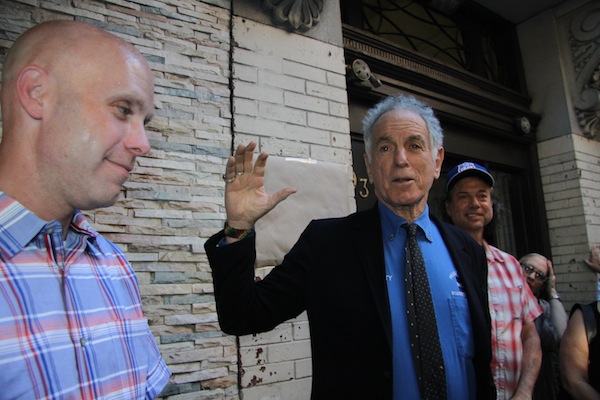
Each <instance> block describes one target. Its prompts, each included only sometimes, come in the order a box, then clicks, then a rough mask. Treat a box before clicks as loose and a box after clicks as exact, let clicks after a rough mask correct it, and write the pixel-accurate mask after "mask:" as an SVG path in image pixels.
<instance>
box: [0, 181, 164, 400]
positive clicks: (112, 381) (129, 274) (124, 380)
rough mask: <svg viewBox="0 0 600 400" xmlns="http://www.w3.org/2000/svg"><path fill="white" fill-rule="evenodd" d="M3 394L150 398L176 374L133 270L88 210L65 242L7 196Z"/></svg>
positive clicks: (1, 221)
mask: <svg viewBox="0 0 600 400" xmlns="http://www.w3.org/2000/svg"><path fill="white" fill-rule="evenodd" d="M0 371H1V372H0V393H1V394H0V397H2V398H7V399H27V400H29V399H152V398H155V397H156V396H157V395H158V394H160V392H161V390H162V389H163V388H164V386H165V385H166V384H167V382H168V380H169V376H170V372H169V370H168V369H167V366H166V365H165V363H164V361H163V360H162V358H161V356H160V352H159V350H158V347H157V345H156V342H155V341H154V337H153V336H152V333H151V332H150V328H149V326H148V323H147V320H146V319H145V318H144V316H143V313H142V306H141V301H140V293H139V289H138V285H137V280H136V277H135V274H134V272H133V269H132V268H131V266H130V265H129V263H128V262H127V260H126V259H125V256H124V255H123V253H122V252H121V251H120V250H119V249H118V247H116V246H115V245H114V244H112V243H110V242H109V241H108V240H106V239H104V238H103V237H102V236H100V235H99V234H98V233H97V232H95V231H94V230H93V229H92V228H91V226H90V225H89V223H88V222H87V221H86V219H85V217H84V216H83V214H81V213H80V212H77V213H76V214H75V216H74V217H73V220H72V222H71V226H70V229H69V232H68V235H67V239H66V241H63V238H62V227H61V225H60V224H59V223H58V222H57V221H52V222H46V221H43V220H41V219H39V218H38V217H37V216H36V215H34V214H33V213H31V212H30V211H29V210H27V209H26V208H25V207H23V206H22V205H21V204H20V203H18V202H17V201H15V200H13V199H12V198H10V197H8V196H7V195H5V194H4V193H2V192H0Z"/></svg>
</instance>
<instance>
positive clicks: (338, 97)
mask: <svg viewBox="0 0 600 400" xmlns="http://www.w3.org/2000/svg"><path fill="white" fill-rule="evenodd" d="M306 94H307V95H309V96H315V97H321V98H324V99H329V100H333V101H336V102H339V103H343V102H345V101H346V100H347V98H348V93H346V91H345V90H343V89H340V88H335V87H332V86H330V85H323V84H320V83H316V82H306Z"/></svg>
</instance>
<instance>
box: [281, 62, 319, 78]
mask: <svg viewBox="0 0 600 400" xmlns="http://www.w3.org/2000/svg"><path fill="white" fill-rule="evenodd" d="M281 65H282V67H283V71H285V73H286V74H287V75H290V76H296V77H299V78H303V79H307V80H311V81H313V82H320V83H327V71H324V70H322V69H320V68H318V67H315V66H312V65H306V64H304V63H297V62H294V61H288V60H283V62H282V64H281Z"/></svg>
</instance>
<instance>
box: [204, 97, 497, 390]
mask: <svg viewBox="0 0 600 400" xmlns="http://www.w3.org/2000/svg"><path fill="white" fill-rule="evenodd" d="M363 126H364V130H363V131H364V135H365V145H366V155H365V162H366V165H367V170H368V174H369V179H370V180H371V182H372V183H373V185H374V187H375V194H376V196H377V199H378V204H377V205H376V206H375V207H374V208H372V209H371V210H368V211H365V212H358V213H355V214H352V215H350V216H348V217H345V218H339V219H326V220H318V221H313V222H312V223H310V224H309V226H308V227H307V228H306V230H305V231H304V233H303V234H302V235H301V237H300V239H299V240H298V242H297V243H296V244H295V245H294V247H293V249H292V250H291V251H290V252H289V253H288V254H287V255H286V257H285V259H284V260H283V263H282V264H281V265H279V266H277V267H275V268H274V270H273V271H272V272H271V273H270V274H269V275H268V276H267V277H265V278H264V279H263V280H261V281H259V282H254V279H253V276H254V271H253V264H254V260H255V235H257V234H260V232H255V231H254V224H255V222H256V221H257V220H258V219H259V218H261V217H262V216H263V215H264V214H265V213H267V212H268V211H270V210H271V209H272V208H273V207H275V206H276V205H277V204H278V203H279V202H280V201H282V200H284V199H285V198H286V197H287V196H289V195H290V194H292V193H293V192H294V189H289V188H288V189H282V190H280V191H279V192H277V193H275V194H273V195H269V194H267V193H265V190H264V186H263V178H264V174H265V167H266V159H267V155H266V154H261V155H259V156H258V158H257V159H256V162H255V163H254V165H253V161H252V160H253V152H254V149H255V144H254V143H250V144H249V145H248V146H244V145H240V146H238V147H237V150H236V153H235V155H234V156H232V157H230V159H229V161H228V162H227V167H226V172H225V174H224V179H225V180H226V182H227V184H226V190H225V207H226V211H227V222H226V224H225V228H224V230H223V231H221V232H219V233H217V234H216V235H214V236H213V237H212V238H210V239H209V240H208V241H207V243H206V245H205V247H206V250H207V254H208V257H209V261H210V264H211V267H212V270H213V277H214V286H215V297H216V301H217V312H218V314H219V321H220V323H221V327H222V329H223V330H224V331H225V332H227V333H230V334H236V335H242V334H249V333H256V332H261V331H267V330H270V329H273V328H274V327H275V326H276V325H278V324H279V323H281V322H283V321H285V320H288V319H290V318H293V317H295V316H297V315H298V314H300V313H301V312H303V311H304V310H306V311H307V313H308V319H309V322H310V330H311V345H312V361H313V386H312V398H313V399H333V398H338V399H400V398H410V399H419V398H423V399H440V398H444V399H445V398H448V399H475V398H478V399H489V398H495V390H494V386H493V383H492V379H491V371H490V364H489V363H490V359H491V344H490V321H489V313H488V309H487V307H488V306H487V294H486V287H487V284H486V277H487V270H486V264H485V255H484V253H483V249H482V248H481V247H480V246H478V245H477V243H475V242H474V241H473V240H472V239H471V238H470V237H469V236H468V235H466V234H465V233H464V232H462V231H461V230H459V229H457V228H455V227H453V226H451V225H448V224H445V223H441V222H439V221H438V220H437V219H435V218H434V217H432V216H430V215H429V210H428V207H427V198H428V194H429V190H430V188H431V186H432V185H433V182H434V180H435V179H437V178H438V177H439V174H440V168H441V165H442V161H443V158H444V149H443V147H442V137H443V135H442V130H441V128H440V125H439V122H438V120H437V118H436V117H435V115H434V114H433V110H432V109H431V108H430V107H429V106H427V105H426V104H423V103H422V102H420V101H417V100H416V99H414V98H412V97H407V96H402V95H398V96H393V97H388V98H386V99H384V100H382V101H381V102H380V103H379V104H377V105H376V106H375V107H374V108H372V109H371V110H370V111H369V113H368V114H367V116H366V117H365V119H364V121H363ZM423 268H426V271H424V269H423ZM405 272H407V274H406V275H405ZM409 272H410V273H409ZM424 275H425V277H424ZM413 285H414V286H413ZM422 295H423V296H422ZM423 328H426V329H423ZM429 335H432V336H429ZM419 338H421V339H422V341H419V340H418V339H419ZM423 342H425V343H423Z"/></svg>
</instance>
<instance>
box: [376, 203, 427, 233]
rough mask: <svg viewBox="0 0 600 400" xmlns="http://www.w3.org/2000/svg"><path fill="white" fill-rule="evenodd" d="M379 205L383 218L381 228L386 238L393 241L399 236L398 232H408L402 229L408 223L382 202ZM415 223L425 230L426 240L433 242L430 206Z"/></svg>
mask: <svg viewBox="0 0 600 400" xmlns="http://www.w3.org/2000/svg"><path fill="white" fill-rule="evenodd" d="M377 205H378V207H379V216H380V218H381V227H382V231H383V235H384V237H386V238H388V239H393V238H394V237H396V236H397V235H398V232H406V231H405V230H404V228H402V225H403V224H406V223H407V221H406V220H405V219H404V218H402V217H399V216H398V215H396V214H395V213H394V212H393V211H392V210H390V209H389V208H388V207H387V206H386V205H385V204H383V203H382V202H378V203H377ZM413 223H414V224H417V225H418V226H419V227H420V228H421V229H422V230H423V232H424V233H425V238H426V239H427V240H428V241H429V242H431V241H432V230H433V221H431V219H430V218H429V205H426V206H425V210H423V213H422V214H421V215H419V217H418V218H417V219H416V220H415V221H413Z"/></svg>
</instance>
